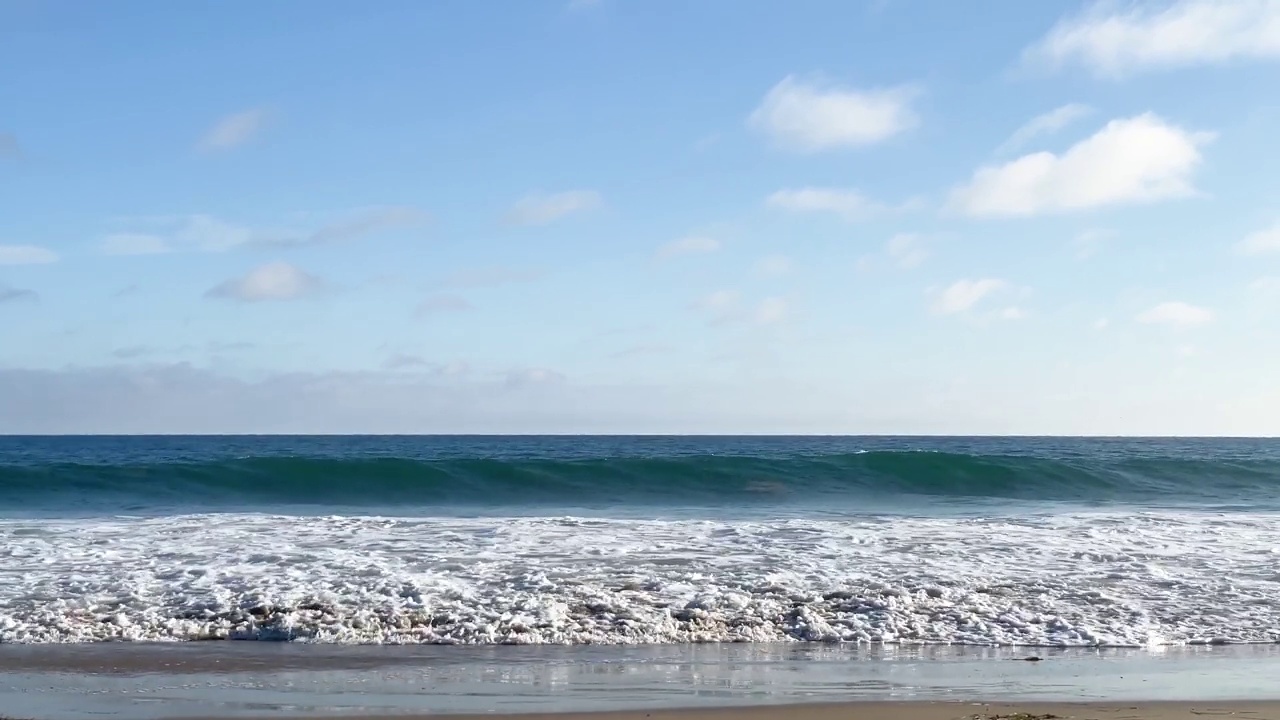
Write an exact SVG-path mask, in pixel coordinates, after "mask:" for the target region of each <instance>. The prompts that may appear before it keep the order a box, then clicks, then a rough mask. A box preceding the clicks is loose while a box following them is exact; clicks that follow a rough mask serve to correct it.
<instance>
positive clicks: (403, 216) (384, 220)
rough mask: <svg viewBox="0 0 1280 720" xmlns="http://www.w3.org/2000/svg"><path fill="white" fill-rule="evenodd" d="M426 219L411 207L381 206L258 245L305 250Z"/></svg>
mask: <svg viewBox="0 0 1280 720" xmlns="http://www.w3.org/2000/svg"><path fill="white" fill-rule="evenodd" d="M426 219H427V216H426V213H423V212H422V211H420V210H418V209H416V208H412V207H403V206H397V207H384V208H374V209H371V210H366V211H364V212H361V213H359V214H357V215H355V216H354V217H349V218H344V219H341V220H338V221H336V222H333V223H330V224H328V225H324V226H322V227H320V228H318V229H316V230H314V231H312V232H309V233H305V234H302V235H295V236H284V237H275V238H265V237H264V238H261V239H257V240H255V241H254V243H255V244H258V245H266V246H271V247H309V246H314V245H331V244H337V243H342V242H348V241H351V240H355V239H358V238H361V237H365V236H367V235H374V234H377V233H380V232H385V231H388V230H396V229H399V228H406V227H414V226H416V225H419V224H421V223H422V222H424V221H425V220H426Z"/></svg>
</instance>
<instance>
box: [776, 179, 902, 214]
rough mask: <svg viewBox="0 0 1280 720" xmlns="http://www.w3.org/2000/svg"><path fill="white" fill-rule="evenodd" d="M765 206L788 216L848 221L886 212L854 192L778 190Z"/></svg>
mask: <svg viewBox="0 0 1280 720" xmlns="http://www.w3.org/2000/svg"><path fill="white" fill-rule="evenodd" d="M765 204H766V205H768V206H769V207H773V208H779V209H782V210H788V211H790V212H829V213H835V214H836V215H839V216H840V217H841V218H844V219H845V220H848V221H855V220H864V219H866V218H869V217H871V216H873V215H876V214H878V213H880V212H883V211H884V210H886V209H887V208H886V207H885V206H884V205H883V204H881V203H878V202H876V201H874V200H871V199H869V198H868V197H867V196H866V195H863V194H862V193H861V192H859V191H857V190H854V189H853V188H820V187H806V188H797V189H790V190H779V191H777V192H775V193H773V194H772V195H770V196H769V197H768V198H766V199H765Z"/></svg>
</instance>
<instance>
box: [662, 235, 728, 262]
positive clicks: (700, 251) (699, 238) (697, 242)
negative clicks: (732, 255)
mask: <svg viewBox="0 0 1280 720" xmlns="http://www.w3.org/2000/svg"><path fill="white" fill-rule="evenodd" d="M719 249H720V241H719V240H716V239H715V238H712V237H707V236H705V235H689V236H687V237H682V238H680V239H679V240H672V241H671V242H669V243H667V244H666V245H663V246H662V247H660V248H658V259H659V260H669V259H671V258H674V257H679V256H681V255H705V254H707V253H713V252H715V251H717V250H719Z"/></svg>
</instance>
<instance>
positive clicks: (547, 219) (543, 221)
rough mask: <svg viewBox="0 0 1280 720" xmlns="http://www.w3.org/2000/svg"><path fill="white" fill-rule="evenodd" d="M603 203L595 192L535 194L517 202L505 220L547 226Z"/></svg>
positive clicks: (574, 191) (578, 191)
mask: <svg viewBox="0 0 1280 720" xmlns="http://www.w3.org/2000/svg"><path fill="white" fill-rule="evenodd" d="M602 202H603V201H602V200H601V198H600V193H598V192H596V191H594V190H567V191H565V192H558V193H551V194H543V193H534V194H531V195H526V196H525V197H523V198H520V199H519V200H517V201H516V204H515V205H513V206H512V207H511V209H510V210H509V211H507V214H506V216H505V217H504V218H503V219H504V221H505V222H506V223H507V224H509V225H547V224H549V223H553V222H555V221H556V220H559V219H561V218H564V217H566V216H568V215H572V214H574V213H578V212H585V211H587V210H593V209H595V208H597V207H600V205H601V204H602Z"/></svg>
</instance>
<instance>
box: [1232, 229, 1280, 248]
mask: <svg viewBox="0 0 1280 720" xmlns="http://www.w3.org/2000/svg"><path fill="white" fill-rule="evenodd" d="M1236 252H1239V253H1240V254H1241V255H1274V254H1280V223H1276V224H1275V225H1272V226H1271V227H1269V228H1267V229H1265V230H1259V231H1258V232H1255V233H1251V234H1249V235H1248V236H1246V237H1245V238H1244V239H1243V240H1241V241H1240V242H1238V243H1236Z"/></svg>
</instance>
